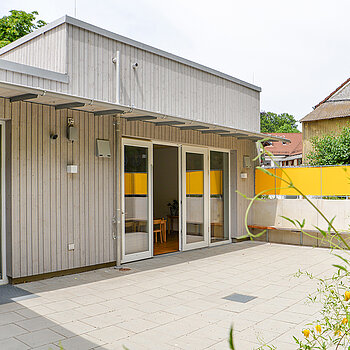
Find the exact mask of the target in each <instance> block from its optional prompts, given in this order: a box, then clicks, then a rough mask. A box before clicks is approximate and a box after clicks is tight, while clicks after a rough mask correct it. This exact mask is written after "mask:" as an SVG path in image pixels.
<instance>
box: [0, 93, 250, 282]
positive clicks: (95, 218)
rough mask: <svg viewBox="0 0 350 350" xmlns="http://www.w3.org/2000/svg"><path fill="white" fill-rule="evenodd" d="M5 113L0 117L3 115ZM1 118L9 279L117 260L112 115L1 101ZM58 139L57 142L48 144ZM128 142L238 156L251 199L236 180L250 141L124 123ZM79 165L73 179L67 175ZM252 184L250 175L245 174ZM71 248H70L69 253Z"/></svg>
mask: <svg viewBox="0 0 350 350" xmlns="http://www.w3.org/2000/svg"><path fill="white" fill-rule="evenodd" d="M1 113H2V114H1ZM0 114H1V119H4V120H7V122H6V125H5V127H6V133H7V139H8V146H7V148H9V149H6V154H7V168H8V170H9V171H8V172H7V179H6V183H7V185H6V188H7V192H8V193H7V195H8V196H7V198H8V202H7V210H8V213H7V216H8V217H7V222H8V226H7V245H8V247H7V248H8V249H7V258H8V275H9V276H10V277H12V278H18V277H25V276H31V275H37V274H43V273H48V272H55V271H61V270H66V269H73V268H77V267H84V266H89V265H96V264H102V263H106V262H111V261H115V259H116V245H115V244H116V241H115V240H114V239H113V236H114V227H113V224H112V218H113V216H114V214H115V213H114V198H115V196H116V195H117V194H116V193H115V190H114V183H115V163H114V154H113V150H114V127H113V119H114V117H113V116H103V117H97V116H94V115H93V114H92V113H87V112H81V111H73V110H67V109H65V110H61V111H55V109H54V107H51V106H47V105H42V104H36V103H30V102H13V103H10V102H9V100H8V99H4V98H1V99H0ZM68 117H73V119H74V122H75V126H76V127H77V128H78V129H79V140H78V141H76V142H73V143H72V142H70V141H68V139H67V138H66V128H67V118H68ZM51 133H57V134H58V138H57V139H56V140H52V139H50V134H51ZM122 133H123V135H124V136H125V137H139V138H143V139H150V140H160V141H167V142H174V143H179V144H191V145H199V146H208V147H215V148H223V149H229V150H236V151H237V164H236V165H235V169H236V171H237V174H236V178H237V190H238V191H239V192H241V193H244V194H247V195H248V196H251V195H253V193H254V188H253V187H254V184H253V181H247V180H245V179H241V178H240V176H239V174H240V173H241V172H242V171H243V163H242V162H243V155H250V156H251V157H254V156H255V152H256V149H255V145H254V143H253V142H252V141H248V140H237V139H236V138H233V137H222V136H218V135H212V134H208V135H204V134H202V133H200V132H199V131H191V130H186V131H185V130H179V129H178V128H174V127H170V126H154V125H153V124H151V123H145V122H141V121H139V122H127V121H123V122H122ZM97 138H102V139H108V140H110V141H111V150H112V157H111V159H105V158H98V157H96V151H95V147H96V139H97ZM67 164H77V165H78V169H79V170H78V173H77V174H67V170H66V166H67ZM244 171H245V172H248V173H249V174H248V177H249V178H250V179H251V180H252V179H253V169H244ZM246 206H247V203H246V200H245V199H244V198H243V197H240V196H238V198H237V215H236V216H237V218H238V221H237V226H236V231H235V232H232V236H234V237H237V236H240V235H242V234H244V213H245V209H246ZM70 243H74V245H75V249H74V250H73V251H69V250H68V244H70Z"/></svg>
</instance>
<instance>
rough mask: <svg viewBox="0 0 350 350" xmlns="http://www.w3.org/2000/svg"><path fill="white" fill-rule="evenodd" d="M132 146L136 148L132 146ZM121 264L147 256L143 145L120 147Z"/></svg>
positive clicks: (147, 199)
mask: <svg viewBox="0 0 350 350" xmlns="http://www.w3.org/2000/svg"><path fill="white" fill-rule="evenodd" d="M132 143H136V144H132ZM123 151H124V169H123V170H124V174H123V180H124V181H123V182H124V210H123V211H124V221H123V226H124V230H123V261H124V262H125V261H132V260H139V259H143V258H147V257H150V256H151V237H152V236H151V231H152V227H151V225H150V222H151V221H150V213H151V208H150V203H151V202H150V157H151V148H150V145H148V144H147V143H143V142H139V141H128V143H126V142H125V143H124V149H123Z"/></svg>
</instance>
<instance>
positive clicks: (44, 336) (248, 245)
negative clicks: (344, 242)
mask: <svg viewBox="0 0 350 350" xmlns="http://www.w3.org/2000/svg"><path fill="white" fill-rule="evenodd" d="M334 261H335V258H334V257H332V256H331V255H330V253H329V250H327V249H322V248H310V247H297V246H288V245H279V244H265V243H255V242H242V243H237V244H230V245H226V246H221V247H214V248H207V249H202V250H197V251H192V252H185V253H177V254H173V255H167V256H161V257H157V258H154V259H150V260H146V261H142V262H137V263H131V264H128V265H127V266H128V267H130V268H131V271H129V272H120V271H117V270H115V269H113V268H108V269H102V270H97V271H93V272H86V273H82V274H76V275H70V276H65V277H57V278H52V279H48V280H44V281H39V282H32V283H27V284H22V285H18V287H20V288H21V289H25V290H26V291H29V292H30V293H32V295H29V296H24V297H22V298H21V297H20V298H17V299H16V301H15V302H10V303H5V304H2V305H0V349H6V350H8V349H45V350H48V349H49V348H51V349H52V350H55V349H58V348H59V347H58V345H59V344H61V345H62V346H63V347H64V349H65V350H70V349H79V350H81V349H100V350H103V349H121V350H122V349H123V345H125V346H126V347H128V349H129V350H141V349H142V350H148V349H152V350H158V349H159V350H175V349H176V350H179V349H180V350H181V349H186V350H197V349H198V350H199V349H208V350H209V349H211V350H213V349H217V350H221V349H226V350H227V349H228V343H227V339H228V333H229V327H230V325H231V324H233V325H234V328H235V345H236V346H237V349H238V350H245V349H254V348H256V347H258V346H259V341H258V340H257V338H258V337H260V338H263V339H264V340H265V341H272V342H273V343H274V344H275V345H277V346H278V349H283V350H288V349H295V348H296V346H295V345H294V342H293V340H292V335H293V334H296V335H301V333H300V331H301V329H302V326H303V325H304V324H305V323H306V322H307V321H308V320H314V319H315V318H316V317H317V312H318V308H317V306H315V305H312V306H308V305H306V304H305V303H304V302H305V298H306V296H307V294H308V293H309V292H310V291H313V290H315V283H314V282H313V281H310V280H307V279H305V278H302V279H297V278H291V275H292V274H293V273H295V272H296V271H297V270H298V269H299V268H302V269H306V270H308V271H310V272H313V273H315V274H330V273H331V272H332V271H333V269H334V268H332V267H331V264H332V262H334ZM0 291H1V289H0ZM232 293H240V294H244V295H249V296H255V297H257V298H256V299H254V300H251V301H249V302H246V303H241V302H237V301H231V300H227V299H223V298H224V297H227V296H228V295H231V294H232Z"/></svg>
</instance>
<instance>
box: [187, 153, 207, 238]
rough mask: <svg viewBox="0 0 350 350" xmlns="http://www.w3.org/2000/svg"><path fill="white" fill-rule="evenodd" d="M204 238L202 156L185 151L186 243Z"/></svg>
mask: <svg viewBox="0 0 350 350" xmlns="http://www.w3.org/2000/svg"><path fill="white" fill-rule="evenodd" d="M203 240H204V156H203V154H198V153H188V152H187V153H186V243H195V242H200V241H203Z"/></svg>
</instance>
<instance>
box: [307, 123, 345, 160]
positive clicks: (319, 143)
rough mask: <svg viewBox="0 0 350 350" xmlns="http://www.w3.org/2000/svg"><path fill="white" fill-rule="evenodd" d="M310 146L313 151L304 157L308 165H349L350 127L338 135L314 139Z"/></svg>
mask: <svg viewBox="0 0 350 350" xmlns="http://www.w3.org/2000/svg"><path fill="white" fill-rule="evenodd" d="M311 144H312V147H313V149H312V151H310V152H309V153H308V154H307V155H306V157H307V159H308V162H309V164H310V165H344V164H350V125H349V126H347V127H345V128H343V129H342V131H341V133H340V134H335V133H331V134H329V135H324V136H320V137H314V138H313V139H311Z"/></svg>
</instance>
